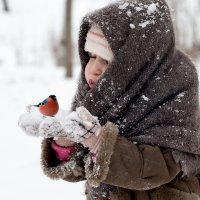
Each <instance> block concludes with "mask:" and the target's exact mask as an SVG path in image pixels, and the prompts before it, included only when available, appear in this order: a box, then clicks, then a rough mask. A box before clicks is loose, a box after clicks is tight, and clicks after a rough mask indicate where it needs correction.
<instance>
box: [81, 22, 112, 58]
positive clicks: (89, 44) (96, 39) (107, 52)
mask: <svg viewBox="0 0 200 200" xmlns="http://www.w3.org/2000/svg"><path fill="white" fill-rule="evenodd" d="M85 51H87V52H90V53H94V54H96V55H98V56H100V57H101V58H103V59H105V60H107V61H109V62H112V61H113V53H112V50H111V48H110V45H109V44H108V41H107V39H106V38H105V36H104V34H103V32H102V31H101V29H99V28H98V27H97V26H94V25H93V26H92V27H91V28H90V30H89V31H88V33H87V37H86V42H85Z"/></svg>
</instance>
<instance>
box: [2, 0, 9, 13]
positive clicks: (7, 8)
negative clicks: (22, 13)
mask: <svg viewBox="0 0 200 200" xmlns="http://www.w3.org/2000/svg"><path fill="white" fill-rule="evenodd" d="M2 1H3V9H4V11H6V12H9V11H10V9H9V6H8V1H7V0H2Z"/></svg>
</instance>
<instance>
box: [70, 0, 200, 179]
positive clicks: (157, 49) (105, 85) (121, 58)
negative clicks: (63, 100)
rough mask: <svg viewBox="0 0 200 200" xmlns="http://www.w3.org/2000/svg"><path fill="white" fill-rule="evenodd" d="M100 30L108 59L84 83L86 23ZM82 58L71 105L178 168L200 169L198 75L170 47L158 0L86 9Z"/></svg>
mask: <svg viewBox="0 0 200 200" xmlns="http://www.w3.org/2000/svg"><path fill="white" fill-rule="evenodd" d="M93 25H97V26H98V27H100V29H101V30H102V32H103V33H104V35H105V37H106V39H107V41H108V43H109V44H110V47H111V49H112V52H113V54H114V60H113V62H112V63H111V64H110V65H109V66H108V68H107V70H106V72H105V73H104V74H103V76H102V77H101V78H100V79H99V81H98V82H97V83H96V85H95V86H94V87H93V88H92V89H90V88H89V86H88V85H87V82H86V80H85V75H84V69H85V66H86V64H87V62H88V61H89V56H88V53H87V52H86V51H85V50H84V47H85V42H86V37H87V33H88V31H89V29H90V28H91V27H92V26H93ZM79 54H80V60H81V65H82V71H81V77H80V80H79V85H78V90H77V93H76V96H75V98H74V102H73V104H72V110H74V109H75V108H76V107H78V106H81V105H82V106H85V107H86V108H87V109H88V110H89V111H90V112H91V113H92V114H93V115H95V116H97V117H98V118H99V120H100V123H101V124H102V125H104V124H105V123H106V122H108V121H111V122H113V123H115V124H116V125H118V127H119V131H120V134H121V135H123V136H124V137H126V138H127V139H128V140H130V141H135V142H138V143H145V144H150V145H156V146H159V147H160V148H161V150H163V151H166V150H169V151H171V152H172V154H173V156H174V159H175V160H176V161H177V162H181V164H182V168H183V170H184V175H188V174H198V173H199V172H200V159H199V158H200V156H199V155H200V136H199V125H198V124H199V101H198V98H199V97H198V77H197V73H196V69H195V67H194V66H193V64H192V63H191V61H190V60H189V59H188V58H187V56H185V55H184V54H183V53H182V52H180V51H179V50H177V49H176V47H175V42H174V30H173V24H172V20H171V16H170V12H169V8H168V6H167V5H166V3H165V1H164V0H124V1H118V2H116V3H113V4H111V5H108V6H107V7H105V8H102V9H99V10H97V11H95V12H93V13H90V14H89V15H87V16H86V17H85V18H84V19H83V21H82V24H81V28H80V35H79Z"/></svg>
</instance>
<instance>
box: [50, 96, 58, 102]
mask: <svg viewBox="0 0 200 200" xmlns="http://www.w3.org/2000/svg"><path fill="white" fill-rule="evenodd" d="M49 98H51V99H53V100H54V101H56V100H57V99H56V95H50V96H49Z"/></svg>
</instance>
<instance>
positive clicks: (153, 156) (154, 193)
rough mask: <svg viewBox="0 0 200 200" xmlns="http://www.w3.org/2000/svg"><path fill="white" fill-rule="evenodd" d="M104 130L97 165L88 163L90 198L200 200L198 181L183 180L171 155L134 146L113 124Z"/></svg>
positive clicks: (89, 161)
mask: <svg viewBox="0 0 200 200" xmlns="http://www.w3.org/2000/svg"><path fill="white" fill-rule="evenodd" d="M104 131H105V134H104V135H103V141H102V143H101V146H100V148H99V152H98V154H97V161H96V163H93V162H92V160H91V156H90V155H89V156H88V157H87V159H86V161H85V162H86V165H85V168H86V170H85V172H86V178H87V184H86V195H87V199H89V200H90V199H98V200H99V199H112V200H115V199H122V200H129V199H134V200H136V199H138V200H150V199H151V200H154V199H155V200H165V199H172V200H173V199H186V200H187V199H200V198H199V195H200V187H199V182H198V179H197V178H196V177H192V178H190V179H188V180H182V179H180V177H178V176H177V174H178V173H179V172H180V166H179V165H178V164H177V163H176V162H175V161H174V159H173V157H172V155H171V153H169V152H168V153H165V154H163V153H162V152H161V151H160V149H159V148H158V147H152V146H150V145H146V144H145V145H135V144H133V143H132V142H130V141H128V140H127V139H126V138H124V137H122V136H120V135H119V134H118V131H117V129H116V127H115V126H114V124H111V123H107V124H106V127H105V130H104ZM110 133H113V135H112V136H110ZM110 139H112V140H111V141H112V142H111V141H110ZM130 157H132V158H133V159H130ZM102 158H105V160H103V159H102ZM108 159H110V160H108Z"/></svg>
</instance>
